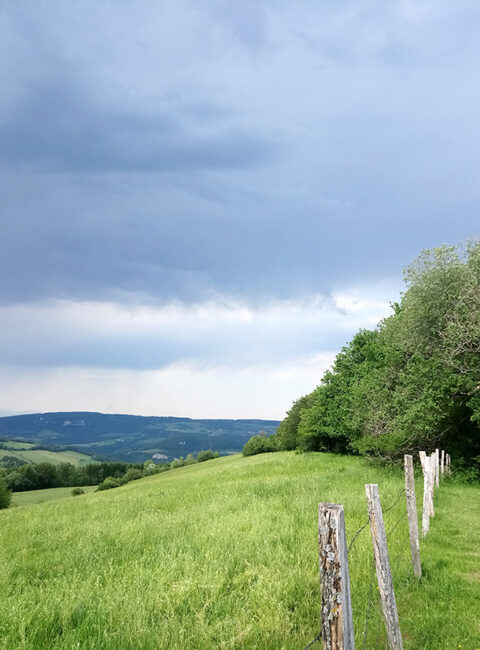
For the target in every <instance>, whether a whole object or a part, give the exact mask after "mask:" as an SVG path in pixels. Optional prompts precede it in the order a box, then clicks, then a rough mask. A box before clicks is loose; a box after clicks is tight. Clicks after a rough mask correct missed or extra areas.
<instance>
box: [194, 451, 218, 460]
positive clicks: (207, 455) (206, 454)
mask: <svg viewBox="0 0 480 650" xmlns="http://www.w3.org/2000/svg"><path fill="white" fill-rule="evenodd" d="M218 456H219V453H218V451H212V450H211V449H203V450H202V451H199V452H198V454H197V462H198V463H203V462H205V461H206V460H212V459H213V458H218Z"/></svg>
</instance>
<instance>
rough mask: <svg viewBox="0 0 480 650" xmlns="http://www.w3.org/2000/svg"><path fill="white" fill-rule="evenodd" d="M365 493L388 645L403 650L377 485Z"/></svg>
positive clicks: (366, 486)
mask: <svg viewBox="0 0 480 650" xmlns="http://www.w3.org/2000/svg"><path fill="white" fill-rule="evenodd" d="M365 491H366V494H367V503H368V517H369V520H370V530H371V533H372V542H373V552H374V555H375V565H376V569H377V582H378V590H379V592H380V602H381V604H382V612H383V617H384V619H385V628H386V630H387V638H388V644H389V646H390V648H391V649H392V650H403V641H402V634H401V632H400V624H399V622H398V612H397V603H396V601H395V592H394V590H393V581H392V572H391V569H390V559H389V556H388V548H387V536H386V534H385V526H384V523H383V516H382V508H381V505H380V494H379V492H378V485H376V484H375V483H369V484H367V485H365Z"/></svg>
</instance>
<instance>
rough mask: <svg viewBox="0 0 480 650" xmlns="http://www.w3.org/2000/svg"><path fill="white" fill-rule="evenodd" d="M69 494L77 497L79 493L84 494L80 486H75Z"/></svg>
mask: <svg viewBox="0 0 480 650" xmlns="http://www.w3.org/2000/svg"><path fill="white" fill-rule="evenodd" d="M70 494H71V495H72V497H77V496H78V495H79V494H85V490H83V489H82V488H81V487H75V488H73V490H72V491H71V493H70Z"/></svg>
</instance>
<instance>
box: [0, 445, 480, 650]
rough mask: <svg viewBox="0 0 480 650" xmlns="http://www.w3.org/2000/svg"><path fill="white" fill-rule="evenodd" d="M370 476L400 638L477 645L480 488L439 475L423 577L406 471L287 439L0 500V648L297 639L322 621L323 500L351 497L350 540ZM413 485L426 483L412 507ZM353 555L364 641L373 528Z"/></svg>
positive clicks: (370, 637) (380, 633)
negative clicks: (9, 503)
mask: <svg viewBox="0 0 480 650" xmlns="http://www.w3.org/2000/svg"><path fill="white" fill-rule="evenodd" d="M372 482H373V483H378V484H379V487H380V495H381V499H382V505H383V507H384V509H385V510H386V509H387V508H388V507H390V506H392V507H390V509H389V510H388V512H386V513H385V524H386V529H387V532H388V533H389V537H388V544H389V550H390V555H391V562H392V571H393V579H394V586H395V590H396V598H397V604H398V609H399V618H400V626H401V629H402V632H403V638H404V646H405V648H411V649H415V650H422V649H425V650H426V649H431V650H433V649H435V650H442V649H443V650H448V649H450V648H458V647H462V648H467V649H475V648H480V623H479V620H478V603H479V602H480V576H479V572H478V571H479V570H478V565H479V560H480V551H479V547H478V540H479V539H480V510H479V508H478V503H479V498H480V487H479V486H467V485H460V484H456V483H455V482H454V481H451V480H449V479H446V480H445V481H444V485H443V486H442V487H441V488H440V490H439V491H437V496H436V504H435V505H436V514H435V517H434V518H433V519H432V522H431V529H430V533H429V535H428V537H427V538H426V540H425V541H424V542H423V543H422V546H421V553H422V567H423V578H422V580H421V581H420V582H418V581H417V580H416V579H415V578H414V577H413V573H412V570H411V564H410V551H409V542H408V526H407V520H406V515H405V510H406V509H405V499H404V497H403V496H402V494H401V491H402V489H403V473H402V472H401V471H397V470H392V469H385V468H380V467H377V466H375V465H373V464H371V463H370V462H368V461H366V460H364V459H361V458H354V457H344V456H334V455H329V454H321V453H311V454H303V455H302V454H295V453H293V452H281V453H276V454H264V455H261V456H254V457H250V458H243V457H241V456H230V457H224V458H218V459H215V460H211V461H208V462H206V463H201V464H198V465H197V464H196V465H191V466H187V467H182V468H179V469H176V470H172V471H170V472H166V473H164V474H160V475H156V476H152V477H149V478H145V479H142V480H139V481H134V482H132V483H129V484H127V485H125V486H123V487H121V488H117V489H114V490H111V491H108V492H101V493H91V494H86V495H82V496H79V497H75V498H71V499H64V500H60V501H52V502H49V503H43V504H39V505H32V506H25V507H22V508H13V509H10V510H5V511H2V512H0V590H1V593H2V599H1V600H0V647H1V648H8V649H10V648H32V649H33V648H35V649H40V648H74V647H79V648H95V649H105V650H106V649H111V650H113V649H116V650H117V649H131V650H133V649H139V648H140V649H143V648H145V649H149V648H152V649H153V648H165V649H166V648H178V649H180V648H182V649H184V648H195V649H196V650H201V649H207V648H208V649H211V648H225V649H227V648H229V649H230V648H231V649H233V648H235V649H237V648H277V649H279V650H280V649H285V650H286V649H290V648H292V649H293V648H304V647H305V646H306V644H307V643H308V642H310V641H311V640H312V639H313V638H314V637H315V636H316V635H317V634H318V632H319V629H320V588H319V578H318V541H317V504H318V503H319V502H320V501H330V502H335V503H342V504H344V506H345V519H346V527H347V536H348V538H349V540H352V539H353V536H354V534H355V532H356V531H357V530H358V529H359V528H360V527H361V526H363V525H364V524H365V522H366V520H367V508H366V500H365V490H364V484H365V483H372ZM421 493H422V489H421V483H420V480H419V481H418V482H417V500H418V502H419V504H420V501H421ZM349 563H350V575H351V586H352V599H353V603H352V604H353V612H354V626H355V634H356V644H357V647H359V648H361V647H362V646H363V647H365V648H375V647H382V648H383V647H384V644H385V634H384V630H383V624H382V619H381V616H380V612H379V606H378V595H377V594H378V592H377V588H376V581H375V574H374V571H372V546H371V540H370V530H369V527H368V526H366V527H365V528H364V529H363V530H362V531H361V532H360V533H359V534H358V536H357V537H356V538H355V541H354V544H353V546H352V549H351V552H350V556H349ZM369 595H370V598H369ZM369 601H370V606H368V603H369ZM365 628H366V638H365V641H364V638H363V637H364V633H365ZM312 647H313V650H315V648H316V647H318V648H321V645H320V644H319V643H317V644H315V645H314V646H312Z"/></svg>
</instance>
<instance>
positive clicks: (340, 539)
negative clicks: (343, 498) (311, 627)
mask: <svg viewBox="0 0 480 650" xmlns="http://www.w3.org/2000/svg"><path fill="white" fill-rule="evenodd" d="M318 543H319V549H320V585H321V591H322V639H323V648H324V650H354V649H355V640H354V636H353V618H352V603H351V597H350V576H349V573H348V550H347V538H346V535H345V518H344V513H343V506H342V505H338V504H335V503H319V504H318Z"/></svg>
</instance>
